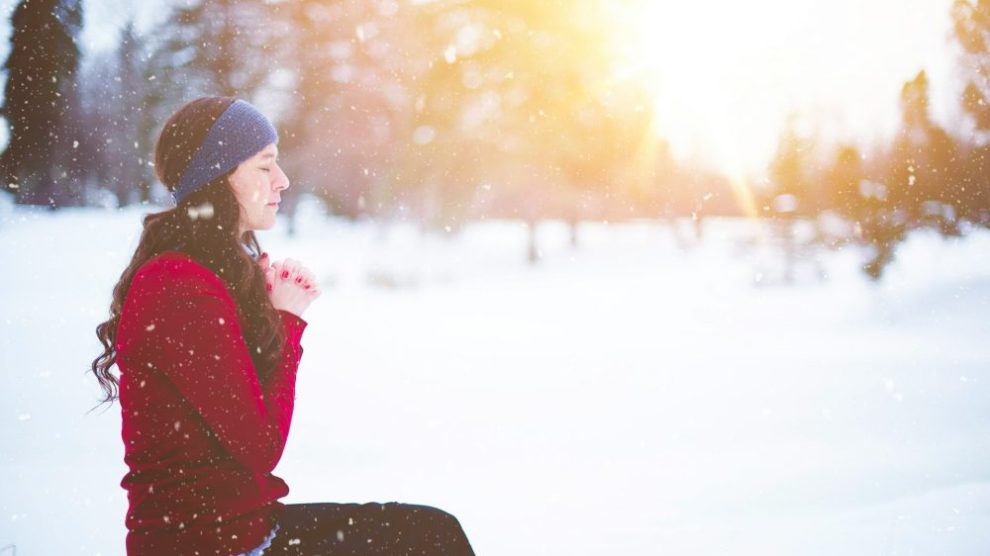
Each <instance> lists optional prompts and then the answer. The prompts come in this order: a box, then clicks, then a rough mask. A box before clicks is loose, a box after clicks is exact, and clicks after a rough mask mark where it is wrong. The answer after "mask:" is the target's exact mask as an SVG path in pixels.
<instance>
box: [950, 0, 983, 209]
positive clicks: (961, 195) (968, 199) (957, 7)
mask: <svg viewBox="0 0 990 556" xmlns="http://www.w3.org/2000/svg"><path fill="white" fill-rule="evenodd" d="M952 20H953V23H954V37H955V39H956V42H957V43H958V44H959V46H960V47H961V51H962V58H961V60H960V64H959V70H960V72H961V76H962V78H963V80H964V82H965V87H964V91H963V96H962V108H963V111H964V113H965V114H967V115H968V116H969V119H970V123H971V125H972V128H973V133H972V136H971V138H970V139H969V143H970V144H969V145H968V146H969V147H970V148H971V150H970V152H969V153H968V156H967V158H966V159H965V161H964V164H963V167H964V170H963V172H962V175H961V176H960V177H959V181H960V184H959V188H958V191H957V192H956V196H957V198H958V199H959V200H958V206H959V212H960V215H959V216H960V218H962V219H966V220H969V221H971V222H974V223H976V224H978V225H981V226H987V227H990V179H987V173H986V169H987V166H988V164H990V1H986V0H978V1H976V2H973V1H971V0H956V1H955V2H954V3H953V6H952Z"/></svg>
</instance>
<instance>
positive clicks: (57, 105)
mask: <svg viewBox="0 0 990 556" xmlns="http://www.w3.org/2000/svg"><path fill="white" fill-rule="evenodd" d="M11 23H12V27H13V34H12V35H11V49H10V56H9V57H8V59H7V62H6V63H5V64H4V69H5V70H6V72H7V83H6V87H5V90H4V106H3V111H2V115H3V116H4V117H5V118H6V119H7V125H8V126H9V129H10V134H9V137H10V140H9V143H8V145H7V149H6V150H5V151H4V152H3V154H2V155H0V175H2V179H3V188H4V189H5V190H7V191H13V192H14V193H15V195H16V202H18V203H21V204H36V205H49V206H51V207H52V208H55V207H58V206H65V205H73V204H81V202H82V199H81V188H80V185H79V183H78V169H79V163H80V161H79V159H78V157H75V156H73V152H74V150H75V149H76V148H77V147H78V135H77V132H78V129H76V127H77V126H76V124H77V123H78V118H79V102H78V91H77V83H76V71H77V68H78V65H79V47H78V44H77V42H76V39H77V37H78V35H79V32H80V30H81V28H82V4H81V2H80V0H22V1H21V2H20V3H19V4H18V5H17V7H16V8H15V9H14V12H13V15H12V17H11Z"/></svg>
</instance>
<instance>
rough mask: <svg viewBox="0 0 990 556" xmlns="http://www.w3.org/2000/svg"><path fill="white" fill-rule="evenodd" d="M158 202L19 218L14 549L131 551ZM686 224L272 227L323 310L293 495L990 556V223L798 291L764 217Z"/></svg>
mask: <svg viewBox="0 0 990 556" xmlns="http://www.w3.org/2000/svg"><path fill="white" fill-rule="evenodd" d="M150 210H160V209H159V208H156V207H131V208H127V209H122V210H100V209H67V210H62V211H59V212H58V213H50V212H47V211H43V210H42V211H37V210H27V209H21V208H18V209H16V210H14V209H7V210H5V211H4V212H3V213H2V214H0V255H2V256H3V272H0V446H2V449H0V474H2V476H3V485H2V486H0V554H5V553H6V552H5V551H4V550H3V547H5V546H8V545H11V544H13V545H16V551H17V555H18V556H35V555H54V554H59V555H70V554H73V555H74V554H86V555H104V556H109V555H122V554H124V536H125V529H124V514H125V511H126V507H127V506H126V498H125V493H124V491H123V489H122V488H121V487H120V485H119V482H120V480H121V478H122V477H123V475H124V474H125V473H126V471H127V469H126V467H125V465H124V462H123V445H122V443H121V440H120V408H119V405H117V404H114V405H113V406H104V408H99V409H97V410H94V411H93V412H91V413H88V414H87V411H88V410H89V409H90V408H91V407H93V406H94V405H95V404H96V403H97V400H98V399H99V396H100V395H101V390H100V389H99V386H98V384H97V382H96V380H95V378H94V377H93V376H92V374H90V373H88V372H87V370H88V368H89V365H90V362H91V361H92V360H93V359H94V358H95V357H96V356H97V355H98V354H99V353H100V352H101V351H102V349H101V346H100V344H99V342H98V340H97V338H96V335H95V327H96V325H97V324H98V323H99V322H101V321H102V320H104V319H105V318H106V317H107V316H108V311H109V303H110V296H111V292H112V287H113V285H114V283H115V282H116V280H117V278H118V277H119V275H120V273H121V271H122V270H123V268H124V266H125V264H126V263H127V261H128V260H129V257H130V255H131V254H132V252H133V250H134V247H135V246H136V243H137V239H138V236H139V233H140V231H141V224H140V221H141V217H142V215H143V214H145V213H146V212H149V211H150ZM683 224H685V225H684V226H682V227H679V228H678V229H677V231H676V233H675V229H674V228H672V227H671V226H670V225H667V224H662V223H654V222H634V223H627V224H605V223H586V224H583V225H581V227H580V228H579V230H578V238H579V245H578V247H577V248H572V247H571V246H570V245H569V242H568V232H567V229H566V228H565V227H564V226H563V225H562V224H559V223H556V222H548V223H545V224H543V225H541V226H540V228H539V229H538V239H539V248H540V254H541V257H542V258H541V260H540V261H539V263H538V264H536V265H529V264H527V263H526V262H525V252H526V230H525V228H524V227H523V226H522V225H521V224H519V223H515V222H487V223H479V224H473V225H469V226H467V227H466V228H464V229H463V230H462V231H461V232H460V233H444V232H442V231H441V232H439V233H421V232H419V231H417V230H416V229H415V228H414V227H413V226H411V225H405V224H392V225H380V224H375V223H372V222H358V223H351V222H347V221H343V220H340V219H327V218H324V217H322V215H321V214H320V212H319V210H317V209H315V208H313V207H312V206H310V205H304V206H303V207H302V214H301V216H300V219H299V221H298V228H297V234H296V235H295V237H289V236H288V235H287V233H286V230H287V220H280V221H279V226H278V227H277V228H276V229H274V230H272V231H269V232H263V233H261V234H260V237H261V239H262V244H263V246H264V247H265V248H266V250H267V251H269V252H270V253H271V254H272V257H273V259H275V260H278V259H282V258H285V257H291V258H294V259H297V260H300V261H302V262H303V263H304V264H306V265H307V266H309V267H310V268H311V269H312V270H313V271H314V272H316V274H317V275H318V276H320V277H321V281H322V287H323V290H324V292H323V296H322V297H321V298H320V299H318V300H317V301H316V302H315V303H314V304H313V305H312V306H311V308H310V310H309V311H308V312H307V313H306V314H304V315H303V318H304V319H306V320H307V321H308V322H309V326H308V328H307V330H306V333H305V334H304V336H303V346H304V348H305V351H306V353H305V355H304V357H303V360H302V364H301V366H300V371H299V378H298V391H297V395H298V399H297V401H296V409H295V418H294V421H293V430H292V433H291V436H290V439H289V443H288V445H287V447H286V450H285V454H284V457H283V458H282V460H281V463H280V464H279V466H278V468H277V469H276V471H275V473H276V474H277V475H278V476H280V477H282V478H284V479H285V480H286V482H287V483H288V484H289V486H290V488H291V493H290V495H289V496H288V497H286V498H284V499H283V502H285V503H298V502H320V501H327V502H368V501H380V502H385V501H400V502H409V503H417V504H427V505H433V506H437V507H439V508H442V509H444V510H447V511H449V512H451V513H453V514H454V515H456V516H457V517H458V519H459V520H460V522H461V524H462V525H463V527H464V529H465V531H466V532H467V534H468V536H469V538H470V540H471V542H472V545H473V546H474V548H475V551H476V552H477V554H479V556H528V555H532V556H591V555H595V556H639V555H643V556H646V555H660V554H663V555H723V554H753V555H776V554H780V555H808V556H811V555H822V556H825V555H828V556H834V555H844V556H856V555H863V556H876V555H881V554H883V555H887V554H925V555H928V554H951V555H953V556H962V555H985V554H990V342H988V341H987V339H988V338H990V231H987V230H974V231H972V232H971V233H970V234H969V235H968V236H967V237H966V238H964V239H954V240H943V239H941V238H938V237H937V236H935V235H933V234H930V233H923V232H919V233H915V234H914V235H912V236H911V237H910V238H909V240H908V242H907V243H905V244H904V245H902V246H901V247H900V249H899V251H898V255H897V259H896V260H895V262H894V263H893V264H892V265H891V267H890V268H889V269H888V273H887V275H886V277H885V279H884V281H883V282H882V283H879V284H874V283H869V282H867V281H866V280H865V279H864V277H863V274H862V273H861V272H860V271H859V270H858V268H857V267H858V265H859V263H860V262H861V261H862V259H863V253H862V252H861V251H860V250H859V249H858V248H854V247H849V248H844V249H841V250H837V251H824V250H822V251H814V252H805V253H803V254H802V257H801V260H800V262H801V265H799V267H798V268H796V269H795V270H796V272H795V276H796V280H795V282H794V283H792V284H784V283H782V282H781V280H779V276H780V275H781V269H780V261H781V257H780V254H779V252H777V251H776V250H775V248H774V247H773V246H771V245H768V244H763V243H761V242H760V240H759V237H760V230H759V224H755V223H752V222H748V221H744V220H735V219H721V220H710V221H706V222H705V228H704V237H703V240H702V241H701V242H700V243H698V244H697V245H694V246H687V247H685V245H689V244H690V243H692V241H691V240H690V239H688V240H685V239H684V234H685V232H686V230H688V228H689V226H687V223H683ZM678 237H680V239H678ZM811 262H814V263H815V264H810V263H811Z"/></svg>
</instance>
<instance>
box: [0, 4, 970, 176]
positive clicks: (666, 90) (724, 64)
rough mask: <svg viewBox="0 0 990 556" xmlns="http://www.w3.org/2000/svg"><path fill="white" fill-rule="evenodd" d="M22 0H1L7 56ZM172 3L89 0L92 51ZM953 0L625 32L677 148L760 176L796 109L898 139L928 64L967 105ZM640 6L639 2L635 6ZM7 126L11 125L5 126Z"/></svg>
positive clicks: (758, 8) (754, 9)
mask: <svg viewBox="0 0 990 556" xmlns="http://www.w3.org/2000/svg"><path fill="white" fill-rule="evenodd" d="M15 3H16V2H15V1H14V0H0V14H2V15H3V17H4V20H3V25H2V27H0V55H2V56H3V58H6V56H7V52H8V50H9V45H8V44H7V41H8V40H9V33H10V29H9V14H10V13H11V12H12V10H13V6H14V5H15ZM163 3H164V2H163V1H162V0H154V1H149V2H145V3H142V4H139V8H135V7H134V5H133V4H132V3H131V2H128V1H126V0H90V1H86V2H85V4H84V5H85V10H86V12H85V13H86V15H85V17H86V27H85V29H84V33H83V37H82V44H83V47H84V49H86V50H89V51H93V50H102V49H105V48H111V47H112V46H113V44H114V41H116V39H117V35H116V33H117V29H118V28H119V27H120V26H121V25H122V24H123V23H124V22H125V21H126V19H127V17H128V16H129V15H130V14H132V13H135V12H134V11H133V10H135V9H138V10H139V11H138V13H137V15H138V17H139V23H141V27H146V24H147V23H149V22H150V21H153V20H154V19H155V18H156V15H155V14H158V15H159V16H160V14H162V13H164V12H163V9H164V6H163ZM951 4H952V0H746V1H744V2H742V1H739V0H707V1H699V2H690V1H684V0H625V1H616V2H614V3H610V5H614V6H625V7H617V8H615V9H617V10H619V11H620V13H617V14H616V16H617V17H618V18H619V19H620V20H621V21H620V23H619V25H618V26H617V29H616V32H617V33H620V34H621V36H623V37H624V38H626V39H628V44H629V53H628V55H627V62H628V64H627V67H626V68H625V69H624V71H626V72H627V73H628V72H629V71H632V72H634V73H635V74H636V76H637V77H635V78H636V79H644V80H646V82H647V83H648V84H649V85H650V86H651V87H653V88H654V90H656V91H657V104H656V106H657V113H658V121H657V122H656V125H657V128H658V132H659V133H660V134H662V135H664V136H665V137H666V138H667V139H668V140H669V141H671V143H672V147H673V149H674V154H675V155H678V156H680V157H682V158H685V159H700V160H703V161H707V162H708V163H710V164H712V165H714V166H716V167H717V168H719V169H721V170H722V171H724V172H726V173H730V174H734V175H739V174H748V175H751V176H756V175H759V174H760V173H762V171H763V169H764V168H765V165H766V162H767V161H768V160H769V158H770V157H771V156H772V154H773V151H774V149H775V147H776V141H777V139H778V137H779V133H780V128H781V125H782V123H783V121H784V120H785V118H786V116H787V114H788V113H790V112H792V111H795V110H796V111H798V112H799V113H800V115H801V121H802V122H803V124H804V125H805V126H806V127H807V126H811V127H816V128H818V129H820V130H821V132H822V133H823V134H824V135H825V136H826V137H827V138H833V139H834V138H843V139H853V140H856V141H858V142H860V143H861V144H866V143H868V142H870V141H875V140H878V139H880V138H883V137H886V136H889V135H890V134H891V133H892V132H893V131H894V129H895V127H896V125H897V123H898V121H899V108H898V98H899V94H900V89H901V86H902V85H903V84H904V82H905V81H907V80H909V79H911V78H912V77H913V76H914V75H915V74H916V73H917V72H918V71H919V70H921V69H926V70H928V72H929V77H930V82H931V84H932V85H931V86H932V90H931V92H932V95H933V102H934V105H935V106H934V109H935V117H936V119H937V120H938V121H940V122H943V123H948V122H949V121H950V120H951V119H952V118H953V117H954V115H955V113H956V112H957V104H958V102H957V100H956V96H957V95H958V93H957V92H956V89H957V88H958V86H957V85H956V84H955V82H954V79H953V78H952V68H953V63H954V57H955V55H954V54H953V50H952V49H951V48H950V46H949V45H948V44H947V42H946V37H947V36H948V35H949V33H950V31H951V21H950V16H949V10H950V8H951ZM630 5H635V6H634V7H628V6H630ZM4 131H5V130H4Z"/></svg>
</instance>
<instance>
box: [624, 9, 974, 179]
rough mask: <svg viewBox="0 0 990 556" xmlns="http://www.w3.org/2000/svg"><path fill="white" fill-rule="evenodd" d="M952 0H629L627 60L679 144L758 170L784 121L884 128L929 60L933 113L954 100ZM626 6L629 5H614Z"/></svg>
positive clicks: (862, 138)
mask: <svg viewBox="0 0 990 556" xmlns="http://www.w3.org/2000/svg"><path fill="white" fill-rule="evenodd" d="M951 5H952V1H951V0H910V1H904V0H866V1H864V0H748V1H747V2H738V1H734V0H708V1H706V2H667V1H659V0H652V1H651V0H641V1H639V2H638V5H637V6H636V7H635V8H629V9H625V11H626V12H627V13H626V14H625V15H626V16H628V19H627V21H626V23H625V24H626V25H627V26H628V32H629V37H630V41H629V44H630V50H629V55H628V56H627V66H628V67H627V68H626V69H627V71H628V73H631V74H633V75H635V76H636V77H635V78H638V79H646V80H647V81H651V82H652V84H653V85H654V89H655V90H656V91H657V94H656V99H657V100H656V109H657V112H658V121H657V122H656V127H657V130H658V133H660V134H662V135H663V136H665V137H667V138H668V139H669V140H671V142H672V146H673V148H674V152H675V154H679V155H681V156H697V157H700V158H701V159H705V160H708V161H711V162H713V163H715V164H716V165H717V166H719V167H721V168H722V169H723V170H726V171H732V170H733V169H739V170H741V171H743V172H746V171H755V170H757V169H758V168H759V166H760V165H761V164H763V163H765V162H766V160H767V159H768V158H769V157H770V156H771V155H772V154H773V151H774V149H775V145H776V141H777V139H778V137H779V130H780V128H781V125H782V124H783V122H784V121H785V120H786V119H787V117H788V114H790V113H792V112H794V111H797V112H798V113H799V117H798V124H797V125H798V127H799V128H800V129H803V130H806V131H811V130H813V129H816V128H817V129H818V130H819V131H820V132H821V134H822V135H823V136H824V137H826V138H827V139H832V140H836V139H850V138H855V139H857V140H858V141H859V142H861V143H864V144H865V143H869V142H871V141H873V140H876V139H879V138H883V137H889V136H890V135H891V134H892V132H893V131H894V130H895V128H896V126H897V124H898V122H899V118H900V114H899V107H898V99H899V95H900V90H901V87H902V86H903V84H904V83H905V82H906V81H908V80H910V79H912V78H913V77H914V76H915V75H916V74H917V72H918V71H920V70H922V69H924V70H926V71H927V72H928V74H929V78H930V79H929V81H930V82H931V83H932V86H931V87H932V88H931V93H932V100H933V111H934V116H935V118H936V120H938V121H940V122H943V123H946V122H950V121H951V120H952V119H953V118H954V117H955V116H956V115H955V112H958V110H957V109H956V105H957V101H956V100H954V99H955V96H957V95H958V93H957V89H958V88H959V87H958V85H957V84H956V83H954V78H953V68H954V63H955V60H956V54H954V48H953V47H952V46H951V44H950V43H949V42H948V40H947V39H948V37H949V35H950V32H951V19H950V9H951ZM619 15H620V17H621V15H622V14H619Z"/></svg>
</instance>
